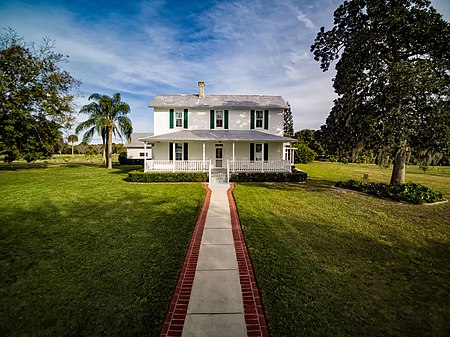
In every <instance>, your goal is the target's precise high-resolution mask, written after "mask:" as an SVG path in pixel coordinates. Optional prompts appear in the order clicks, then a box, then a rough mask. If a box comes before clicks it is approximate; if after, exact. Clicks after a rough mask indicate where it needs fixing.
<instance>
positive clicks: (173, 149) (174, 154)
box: [172, 142, 177, 172]
mask: <svg viewBox="0 0 450 337" xmlns="http://www.w3.org/2000/svg"><path fill="white" fill-rule="evenodd" d="M172 153H173V157H172V159H173V162H172V172H175V158H176V157H177V154H176V153H175V142H173V143H172Z"/></svg>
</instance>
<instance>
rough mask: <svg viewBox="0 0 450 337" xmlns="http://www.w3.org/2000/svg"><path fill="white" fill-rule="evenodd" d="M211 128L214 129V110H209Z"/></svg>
mask: <svg viewBox="0 0 450 337" xmlns="http://www.w3.org/2000/svg"><path fill="white" fill-rule="evenodd" d="M209 128H210V129H214V110H209Z"/></svg>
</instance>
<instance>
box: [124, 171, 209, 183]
mask: <svg viewBox="0 0 450 337" xmlns="http://www.w3.org/2000/svg"><path fill="white" fill-rule="evenodd" d="M126 180H127V181H129V182H135V183H169V182H205V181H207V180H208V173H206V172H141V171H131V172H129V173H128V178H127V179H126Z"/></svg>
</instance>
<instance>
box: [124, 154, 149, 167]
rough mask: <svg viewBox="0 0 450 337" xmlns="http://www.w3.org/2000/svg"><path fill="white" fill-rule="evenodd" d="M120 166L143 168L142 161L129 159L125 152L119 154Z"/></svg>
mask: <svg viewBox="0 0 450 337" xmlns="http://www.w3.org/2000/svg"><path fill="white" fill-rule="evenodd" d="M119 164H120V165H141V166H144V159H129V158H127V153H126V152H120V154H119Z"/></svg>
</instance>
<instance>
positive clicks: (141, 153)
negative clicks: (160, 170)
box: [139, 152, 149, 157]
mask: <svg viewBox="0 0 450 337" xmlns="http://www.w3.org/2000/svg"><path fill="white" fill-rule="evenodd" d="M148 156H149V155H148V152H147V157H148ZM139 157H145V152H140V153H139Z"/></svg>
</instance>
